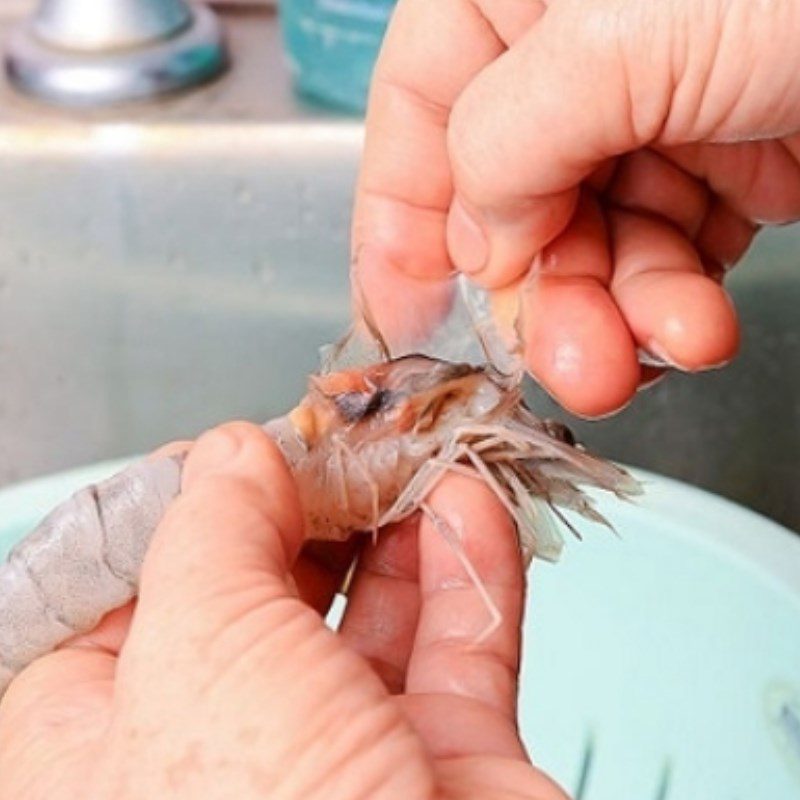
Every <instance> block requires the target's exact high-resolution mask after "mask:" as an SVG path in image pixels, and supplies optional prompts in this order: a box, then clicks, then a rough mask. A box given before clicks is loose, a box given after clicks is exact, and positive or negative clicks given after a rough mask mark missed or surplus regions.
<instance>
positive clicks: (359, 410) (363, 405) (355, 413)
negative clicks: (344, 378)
mask: <svg viewBox="0 0 800 800" xmlns="http://www.w3.org/2000/svg"><path fill="white" fill-rule="evenodd" d="M393 399H394V398H393V396H392V393H391V392H389V391H387V390H385V389H376V390H375V391H372V392H342V393H341V394H337V395H336V397H335V398H334V403H335V404H336V410H337V411H338V412H339V415H340V416H341V417H342V419H343V420H344V421H345V422H360V421H361V420H363V419H365V418H366V417H369V416H371V415H372V414H375V413H377V412H378V411H383V410H384V409H386V408H389V407H390V406H391V405H392V403H393Z"/></svg>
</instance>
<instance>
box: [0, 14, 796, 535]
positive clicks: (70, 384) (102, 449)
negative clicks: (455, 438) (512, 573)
mask: <svg viewBox="0 0 800 800" xmlns="http://www.w3.org/2000/svg"><path fill="white" fill-rule="evenodd" d="M221 18H222V20H223V23H224V25H225V29H226V33H227V37H228V41H229V45H230V52H231V54H232V63H233V66H232V69H231V71H230V72H229V74H227V75H226V76H225V77H224V78H223V79H222V80H220V81H218V82H216V83H213V84H210V85H209V86H207V87H205V88H203V89H201V90H198V91H195V92H193V93H190V94H186V95H182V96H176V97H173V98H169V99H165V100H160V101H158V102H153V103H145V104H141V105H136V106H130V107H127V108H121V109H116V110H114V111H106V112H102V113H92V114H89V113H88V112H86V113H83V114H81V115H80V116H76V115H70V114H69V113H67V112H64V111H59V110H53V109H50V108H47V107H45V106H41V105H38V104H37V103H35V102H34V101H31V100H27V99H24V98H21V97H20V96H18V95H17V94H15V93H14V92H13V91H12V90H11V89H10V88H9V87H8V86H5V85H4V86H0V109H1V110H0V175H2V182H0V484H3V483H8V482H11V481H16V480H20V479H22V478H27V477H29V476H33V475H37V474H41V473H45V472H50V471H53V470H57V469H61V468H64V467H69V466H73V465H77V464H83V463H86V462H90V461H95V460H98V459H103V458H107V457H111V456H119V455H125V454H129V453H134V452H140V451H144V450H147V449H148V448H150V447H152V446H154V445H156V444H159V443H160V442H163V441H165V440H168V439H172V438H176V437H185V436H192V435H194V434H196V433H197V432H198V431H200V430H201V429H203V428H205V427H207V426H209V425H212V424H214V423H216V422H219V421H222V420H224V419H229V418H232V417H247V418H252V419H263V418H266V417H268V416H270V415H272V414H274V413H277V412H278V411H280V410H282V409H285V408H286V407H287V406H289V405H290V404H291V403H292V402H293V401H294V400H295V399H296V397H297V396H298V394H299V393H300V392H301V391H302V388H303V385H304V382H305V379H306V375H307V374H308V372H309V371H310V370H311V369H312V368H313V367H314V366H315V364H316V360H317V355H316V351H317V348H318V347H319V346H320V345H321V344H323V343H325V342H326V341H329V340H330V339H332V338H334V337H335V336H337V335H338V333H339V332H340V331H341V330H342V328H343V326H344V325H345V322H346V319H347V313H348V286H347V262H348V241H347V239H348V221H349V213H350V201H351V196H352V188H353V181H354V177H355V172H356V168H357V163H358V157H359V148H360V143H361V127H360V124H359V123H358V121H357V120H354V119H348V118H346V117H342V116H340V115H337V114H335V113H333V112H330V111H326V110H323V109H319V108H313V107H311V106H306V105H305V104H304V103H303V102H302V101H300V100H298V99H297V98H295V97H294V96H293V94H292V92H291V90H290V87H289V78H288V73H287V69H286V67H285V66H284V62H283V59H282V57H281V54H280V43H279V38H278V34H277V26H276V24H275V20H274V17H273V16H272V14H271V12H269V11H268V10H266V9H259V8H253V7H251V8H239V9H238V10H237V8H236V7H226V8H225V10H224V11H223V12H222V13H221ZM9 24H10V21H9V20H6V21H3V22H2V25H3V26H4V27H5V28H6V29H7V28H8V25H9ZM748 261H749V263H748V264H747V265H745V266H744V267H743V268H741V269H740V270H739V271H738V272H737V274H736V276H735V278H734V280H732V281H731V287H732V289H733V291H734V293H735V295H736V297H737V301H738V304H739V308H740V311H741V316H742V318H743V320H744V322H745V330H746V339H745V344H744V349H743V352H742V355H741V357H740V358H739V359H738V361H737V362H736V363H735V364H734V365H733V366H731V367H730V368H728V369H726V370H724V371H722V372H718V373H713V374H706V375H702V376H694V377H686V376H674V377H672V378H671V379H670V380H668V381H666V382H664V383H663V384H661V385H660V386H659V387H657V388H655V389H654V390H652V391H650V392H647V393H645V394H643V395H641V396H640V397H639V399H638V400H637V401H636V403H635V404H634V405H633V406H632V407H631V408H629V409H628V410H626V411H625V412H624V413H623V414H621V415H620V416H618V417H617V418H615V419H611V420H607V421H603V422H598V423H592V424H588V423H576V428H577V429H578V430H579V432H580V435H581V437H582V438H583V439H584V441H585V442H586V443H587V444H589V445H590V446H592V447H595V448H597V449H599V450H600V451H601V452H603V453H605V454H607V455H609V456H613V457H616V458H619V459H621V460H623V461H626V462H628V463H631V464H637V465H641V466H644V467H647V468H649V469H652V470H655V471H657V472H662V473H665V474H667V475H672V476H676V477H679V478H683V479H685V480H688V481H690V482H692V483H695V484H697V485H700V486H704V487H707V488H709V489H711V490H713V491H716V492H719V493H721V494H723V495H727V496H729V497H732V498H734V499H736V500H739V501H740V502H743V503H745V504H747V505H750V506H752V507H754V508H757V509H759V510H760V511H763V512H764V513H766V514H768V515H770V516H772V517H774V518H776V519H778V520H780V521H782V522H784V523H786V524H788V525H790V526H793V527H795V528H800V493H798V492H797V491H796V485H797V481H798V477H800V457H799V456H798V452H800V312H798V308H800V265H799V264H798V262H800V232H798V231H795V230H789V229H787V230H783V231H773V232H770V233H768V234H767V235H765V236H764V237H763V239H762V240H761V242H760V243H759V244H758V246H757V247H756V248H755V249H754V250H753V252H752V253H751V255H750V257H749V259H748ZM535 403H536V405H537V406H538V407H539V408H542V409H545V410H547V411H548V412H549V413H558V411H557V409H553V408H552V406H551V405H550V404H549V401H547V400H546V399H545V398H543V397H542V396H537V397H536V398H535Z"/></svg>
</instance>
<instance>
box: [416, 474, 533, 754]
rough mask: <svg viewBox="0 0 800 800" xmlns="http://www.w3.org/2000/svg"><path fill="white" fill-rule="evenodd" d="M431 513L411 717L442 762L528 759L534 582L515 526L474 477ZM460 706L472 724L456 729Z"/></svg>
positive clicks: (433, 500) (422, 551)
mask: <svg viewBox="0 0 800 800" xmlns="http://www.w3.org/2000/svg"><path fill="white" fill-rule="evenodd" d="M428 507H429V509H430V512H429V513H428V514H427V515H425V516H423V518H422V521H421V523H420V531H419V558H420V560H419V581H420V592H421V598H422V602H421V608H420V618H419V626H418V629H417V634H416V637H415V640H414V647H413V650H412V653H411V657H410V659H409V665H408V673H407V678H406V693H407V695H408V698H407V704H406V709H407V711H408V712H409V713H410V714H411V716H412V719H413V720H414V721H415V724H416V725H417V726H418V728H419V729H420V731H421V732H422V735H423V737H424V738H425V739H426V741H428V743H429V745H430V746H431V747H432V748H433V749H434V751H435V752H437V753H452V754H458V755H469V754H471V753H476V752H485V751H486V749H487V748H489V749H491V750H493V751H494V752H495V753H496V754H498V755H503V756H508V757H514V758H516V757H522V755H523V749H522V745H521V744H520V741H519V738H518V736H517V732H516V725H515V722H514V720H515V715H516V704H517V677H518V671H519V663H520V648H521V622H522V614H523V608H524V601H525V578H524V572H523V566H522V562H521V559H520V555H519V544H518V540H517V536H516V532H515V529H514V525H513V523H512V521H511V519H510V517H509V516H508V514H507V513H506V511H505V509H504V508H503V506H502V505H501V503H500V502H499V501H498V500H497V498H496V497H495V496H494V495H493V494H492V493H491V491H489V490H488V489H487V488H486V486H485V485H484V484H483V483H481V482H480V481H479V480H478V479H477V478H471V477H468V476H466V475H456V476H452V477H449V478H447V479H446V480H445V481H443V482H442V483H441V484H440V485H439V487H438V488H437V489H435V490H434V491H433V493H432V494H431V497H430V500H429V506H428ZM442 525H447V526H449V527H450V528H451V529H452V531H453V532H454V533H455V534H456V540H455V541H454V542H453V541H448V540H447V538H446V537H445V536H443V535H442ZM459 549H460V551H461V552H460V554H459ZM464 559H467V560H468V562H469V563H470V564H471V565H472V567H473V568H474V571H475V573H477V574H478V575H479V576H480V581H481V584H482V587H480V586H478V585H476V583H475V581H474V580H473V578H472V576H471V575H469V574H468V572H467V571H466V569H465V566H464V563H465V562H464ZM484 590H485V593H486V595H488V597H489V598H490V601H491V605H492V606H493V607H494V609H495V611H496V617H495V619H494V620H493V619H492V616H491V615H490V614H489V613H488V611H487V602H486V596H485V595H484ZM456 707H457V708H460V709H462V712H463V713H464V714H465V715H467V716H468V717H469V719H470V723H469V724H464V725H452V724H450V723H448V722H447V719H448V717H449V714H448V709H452V708H456Z"/></svg>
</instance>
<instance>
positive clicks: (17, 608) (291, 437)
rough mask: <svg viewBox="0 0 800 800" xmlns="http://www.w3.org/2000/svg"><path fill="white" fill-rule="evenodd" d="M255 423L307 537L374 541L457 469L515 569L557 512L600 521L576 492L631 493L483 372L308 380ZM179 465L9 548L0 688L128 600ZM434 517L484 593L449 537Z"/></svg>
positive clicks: (363, 373)
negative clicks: (499, 515) (483, 492)
mask: <svg viewBox="0 0 800 800" xmlns="http://www.w3.org/2000/svg"><path fill="white" fill-rule="evenodd" d="M264 429H265V431H266V432H267V434H268V435H269V436H271V437H272V438H273V439H274V440H275V441H276V443H277V444H278V446H279V447H280V449H281V451H282V453H283V454H284V456H285V458H286V460H287V462H288V464H289V466H290V468H291V470H292V472H293V474H294V477H295V480H296V483H297V485H298V490H299V493H300V499H301V503H302V506H303V510H304V513H305V522H306V536H307V538H309V539H315V540H342V539H346V538H348V537H349V536H351V535H353V534H354V533H356V532H359V531H373V532H375V533H377V531H378V529H379V528H380V527H382V526H383V525H385V524H387V523H390V522H394V521H399V520H401V519H403V518H405V517H407V516H409V515H410V514H412V513H414V512H415V511H417V510H420V509H421V510H422V511H423V512H424V513H427V514H429V515H432V514H433V512H432V511H431V509H429V508H428V507H427V505H426V504H425V498H426V497H427V495H428V494H429V492H430V490H431V488H432V487H433V486H434V485H435V483H436V482H437V481H438V480H440V479H441V478H442V476H443V475H445V474H447V472H449V471H457V472H458V471H464V470H467V469H469V470H471V471H472V474H477V475H478V476H480V477H481V478H482V479H483V480H484V481H485V482H486V483H487V485H488V486H489V487H490V488H491V489H492V490H493V491H494V493H495V494H496V495H497V496H498V498H499V499H500V500H501V501H502V502H503V504H504V505H505V507H506V508H507V509H508V511H509V513H510V514H511V516H512V517H513V519H514V520H515V522H516V526H517V530H518V532H519V537H520V545H521V555H522V557H523V558H524V560H525V561H526V563H527V562H528V561H529V560H530V559H531V558H532V557H533V556H538V557H540V558H545V559H550V560H554V559H556V558H557V557H558V556H559V554H560V552H561V548H562V545H563V536H562V534H561V528H563V527H566V528H568V529H571V530H573V532H575V531H574V528H573V527H572V526H571V524H570V523H568V522H567V521H566V519H565V518H564V516H563V514H562V513H561V511H560V510H559V509H569V510H574V511H576V512H578V513H579V514H582V515H583V516H584V517H587V518H589V519H591V520H594V521H599V522H605V520H604V519H603V518H602V517H601V516H600V514H599V513H598V512H597V511H596V510H595V509H594V507H593V505H592V503H591V500H590V499H589V498H588V497H586V496H585V495H584V494H583V492H582V491H581V489H580V488H579V487H580V486H581V485H588V486H594V487H598V488H600V489H604V490H606V491H610V492H613V493H615V494H616V495H617V496H618V497H621V498H626V497H630V496H632V495H635V494H638V493H639V491H640V488H639V485H638V483H637V482H636V481H635V480H634V479H633V478H631V477H630V476H629V475H628V474H627V473H626V472H624V471H623V470H621V469H619V468H618V467H616V466H614V465H612V464H610V463H608V462H605V461H603V460H601V459H598V458H595V457H594V456H591V455H589V454H588V453H586V452H585V451H583V450H582V449H580V448H578V447H575V446H573V445H572V444H571V442H570V437H569V436H567V435H566V434H565V433H564V429H563V426H558V425H553V424H551V423H547V422H544V421H542V420H540V419H538V418H537V417H536V416H534V415H533V414H532V413H531V412H530V411H529V410H528V409H527V408H526V407H525V405H524V402H523V400H522V395H521V392H520V390H519V387H518V386H517V385H516V384H515V383H514V382H513V381H510V380H509V379H508V377H507V376H503V375H502V374H500V373H498V372H497V371H496V370H494V369H493V368H491V367H489V366H486V365H483V366H472V365H468V364H458V363H451V362H446V361H442V360H439V359H434V358H429V357H426V356H415V355H410V356H407V357H403V358H400V359H394V360H390V361H387V362H382V363H379V364H375V365H372V366H370V367H368V368H365V369H355V370H347V371H341V372H335V373H331V374H328V375H320V376H316V377H314V378H312V379H311V381H310V386H309V392H308V394H307V395H306V397H305V398H304V399H303V401H302V402H301V403H300V404H299V405H298V407H297V408H296V409H295V410H294V411H293V412H292V413H291V414H289V415H287V416H284V417H280V418H278V419H275V420H272V421H270V422H268V423H267V424H266V425H265V426H264ZM184 457H185V456H177V457H169V458H161V459H156V460H150V461H144V462H141V463H138V464H134V465H133V466H131V467H129V468H128V469H126V470H124V471H123V472H121V473H119V474H118V475H115V476H113V477H111V478H109V479H108V480H106V481H104V482H102V483H99V484H97V485H96V486H89V487H87V488H85V489H83V490H81V491H80V492H78V493H77V494H75V495H74V496H73V497H72V498H70V499H69V500H67V501H66V502H65V503H63V504H62V505H60V506H58V507H57V508H56V509H55V510H54V511H52V512H51V513H50V514H49V515H48V516H47V517H46V518H45V519H44V520H43V521H42V522H41V523H40V525H39V526H38V527H37V528H36V529H35V530H34V531H33V532H32V533H31V534H30V535H28V536H27V537H26V538H25V539H23V540H22V541H21V542H20V543H19V544H18V545H17V546H16V547H15V548H14V549H13V550H12V551H11V553H10V555H9V557H8V559H7V561H6V562H5V563H4V564H3V565H2V566H0V694H2V692H3V691H4V690H5V688H6V687H7V685H8V683H9V682H10V681H11V679H12V678H13V676H14V675H15V674H17V673H18V672H19V671H20V670H22V669H24V668H25V667H26V666H27V665H28V664H30V663H31V662H32V661H33V660H34V659H36V658H38V657H39V656H42V655H44V654H46V653H48V652H50V651H51V650H53V649H55V648H56V647H58V645H60V644H61V643H63V642H64V641H66V640H67V639H69V638H71V637H72V636H74V635H75V634H78V633H83V632H87V631H89V630H91V629H92V628H93V627H94V626H95V625H96V624H97V623H98V622H99V620H100V619H101V618H102V617H103V616H104V615H105V614H106V613H108V612H109V611H111V610H113V609H114V608H117V607H119V606H121V605H124V604H125V603H126V602H128V601H129V600H130V599H131V598H132V597H134V596H135V594H136V592H137V590H138V585H139V576H140V572H141V566H142V562H143V560H144V557H145V553H146V551H147V547H148V545H149V542H150V539H151V537H152V534H153V532H154V531H155V529H156V527H157V526H158V524H159V522H160V520H161V518H162V517H163V515H164V513H165V510H166V508H167V506H168V505H169V503H170V502H171V501H172V500H173V499H174V498H175V497H176V496H177V494H178V493H179V491H180V485H181V472H182V468H183V461H184ZM434 521H435V523H436V526H437V529H439V530H441V531H442V534H443V535H444V536H445V537H446V538H447V540H448V541H449V542H450V543H451V545H452V546H453V547H454V549H455V550H456V553H457V555H458V556H459V558H461V559H462V562H463V563H464V566H465V569H466V570H467V572H468V573H469V574H470V575H471V577H472V578H473V580H474V581H475V583H476V586H477V587H478V589H479V591H481V590H483V587H482V584H481V583H480V577H479V576H478V575H477V574H476V573H475V571H474V569H473V568H472V566H471V565H470V564H469V562H468V561H467V560H466V557H465V555H464V554H463V553H461V552H459V549H458V542H457V540H458V537H457V536H455V535H454V534H453V532H452V531H449V530H448V528H447V526H446V524H445V523H444V522H443V521H442V520H439V519H435V520H434ZM562 523H563V524H562ZM484 595H485V596H486V597H487V598H488V595H486V592H485V590H483V591H482V596H484ZM487 604H489V601H488V600H487ZM488 607H489V610H490V611H491V612H492V616H493V620H494V624H496V622H497V613H496V609H492V607H491V605H490V604H489V605H488Z"/></svg>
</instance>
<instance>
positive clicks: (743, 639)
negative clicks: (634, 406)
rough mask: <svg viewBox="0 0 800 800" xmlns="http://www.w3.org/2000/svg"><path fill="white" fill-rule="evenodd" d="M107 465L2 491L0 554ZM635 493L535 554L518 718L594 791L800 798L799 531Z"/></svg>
mask: <svg viewBox="0 0 800 800" xmlns="http://www.w3.org/2000/svg"><path fill="white" fill-rule="evenodd" d="M124 463H125V462H114V463H105V464H98V465H95V466H92V467H89V468H86V469H81V470H76V471H73V472H69V473H65V474H60V475H55V476H53V477H48V478H44V479H41V480H37V481H33V482H30V483H26V484H22V485H19V486H15V487H11V488H8V489H5V490H2V491H0V550H2V552H3V554H4V553H5V552H6V551H7V550H8V548H9V547H10V546H11V545H12V544H13V543H14V542H15V541H17V539H18V538H19V537H20V536H21V535H23V533H24V532H26V531H28V530H29V529H30V528H32V527H33V526H34V525H35V524H36V522H37V521H38V519H39V518H40V517H41V516H42V515H43V514H44V513H46V512H47V511H48V510H49V509H50V508H52V507H53V505H55V504H56V503H57V502H59V501H60V500H62V499H63V498H65V497H66V496H67V495H69V494H70V493H71V492H73V491H74V490H75V489H77V488H79V487H81V486H83V485H85V484H86V483H89V482H92V481H96V480H98V479H100V478H102V477H104V476H106V475H108V474H110V473H111V472H113V471H115V470H117V469H120V468H121V467H122V466H123V464H124ZM640 477H642V478H643V479H644V480H645V481H646V482H647V484H648V491H647V494H646V495H645V497H644V498H643V499H642V500H641V501H640V502H639V503H638V504H637V505H628V504H622V503H617V502H614V501H608V500H606V499H601V498H598V499H599V501H600V505H601V510H604V512H605V513H606V514H607V516H608V517H609V518H610V519H612V520H613V521H614V524H615V526H616V528H617V532H618V534H619V536H618V537H615V536H614V535H612V534H610V533H609V532H608V531H606V530H605V529H602V528H599V527H597V526H594V525H586V524H581V528H582V530H583V531H584V532H585V540H584V542H583V543H578V542H569V543H568V546H567V548H566V549H565V552H564V556H563V558H562V560H561V562H560V563H559V564H557V565H549V564H538V563H537V564H536V565H535V566H534V567H533V571H532V575H531V590H530V597H529V601H528V615H527V621H526V625H525V658H524V667H523V678H522V686H523V691H522V700H521V725H522V731H523V734H524V737H525V740H526V742H527V743H528V745H529V748H530V752H531V755H532V757H533V758H534V760H535V761H536V762H537V763H538V764H540V765H541V766H542V767H544V768H545V769H547V770H548V771H550V773H551V774H553V775H554V776H555V777H556V778H557V779H558V780H559V781H561V783H562V784H563V785H564V786H565V787H566V788H567V789H568V790H569V791H571V792H573V793H574V794H575V796H576V797H578V798H581V799H582V800H666V799H669V800H695V799H696V798H702V800H790V799H791V798H800V537H797V536H795V535H794V534H792V533H790V532H788V531H786V530H785V529H783V528H781V527H780V526H778V525H776V524H774V523H772V522H770V521H768V520H766V519H764V518H763V517H760V516H758V515H757V514H754V513H752V512H750V511H747V510H745V509H743V508H740V507H738V506H736V505H734V504H732V503H729V502H727V501H725V500H722V499H720V498H718V497H715V496H712V495H709V494H707V493H705V492H701V491H698V490H697V489H694V488H691V487H689V486H685V485H683V484H680V483H677V482H675V481H670V480H666V479H664V478H659V477H656V476H653V475H646V474H644V475H643V474H641V473H640Z"/></svg>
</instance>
